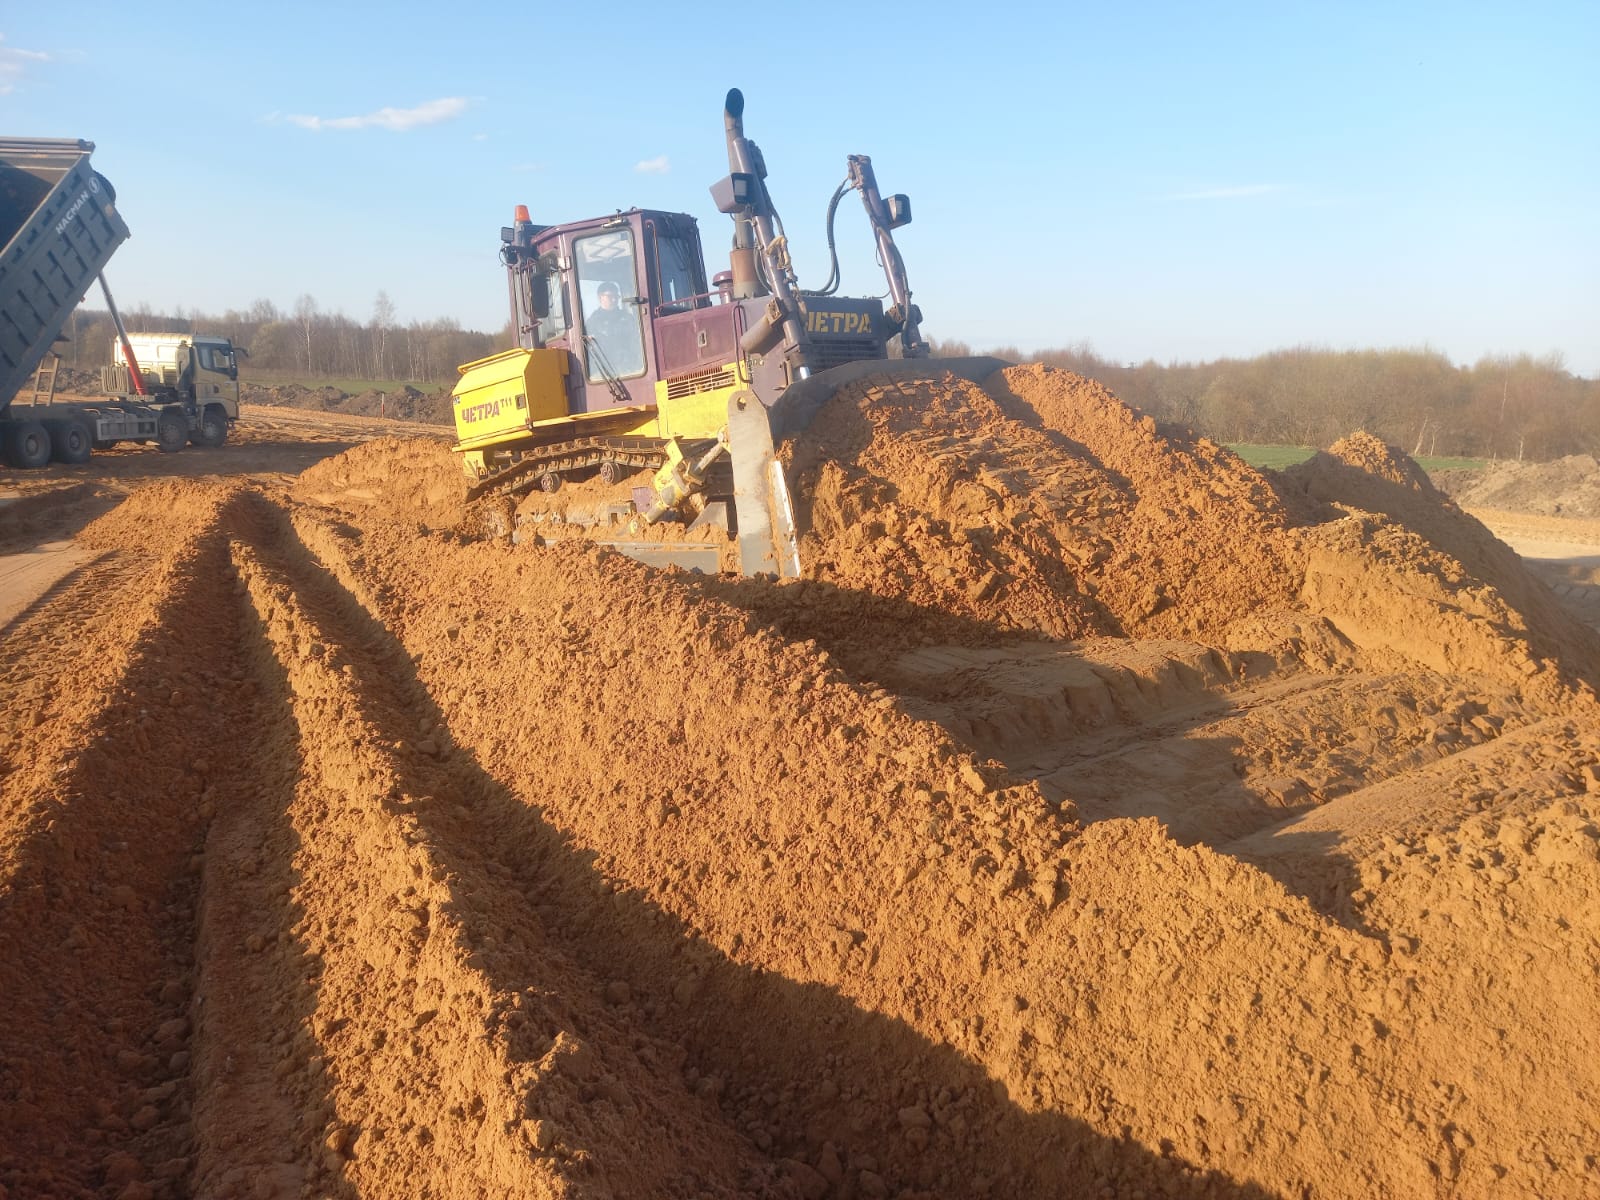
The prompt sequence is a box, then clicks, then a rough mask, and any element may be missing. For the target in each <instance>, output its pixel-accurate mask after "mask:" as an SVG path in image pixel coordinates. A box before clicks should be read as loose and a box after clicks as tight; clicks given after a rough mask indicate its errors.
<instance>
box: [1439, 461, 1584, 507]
mask: <svg viewBox="0 0 1600 1200" xmlns="http://www.w3.org/2000/svg"><path fill="white" fill-rule="evenodd" d="M1434 482H1435V483H1436V484H1437V485H1438V487H1439V488H1440V489H1441V490H1442V491H1444V492H1446V493H1447V494H1448V495H1449V496H1450V497H1451V498H1452V499H1454V500H1455V501H1456V503H1458V504H1460V505H1461V506H1462V507H1464V508H1498V509H1505V510H1507V511H1509V512H1526V513H1538V514H1541V515H1543V516H1556V517H1581V518H1594V517H1600V463H1597V462H1596V461H1595V459H1594V457H1593V456H1592V455H1588V454H1572V455H1568V456H1567V457H1566V458H1558V459H1556V460H1555V461H1554V462H1547V463H1519V462H1501V463H1495V464H1494V465H1492V466H1489V467H1485V468H1483V469H1482V470H1481V471H1440V472H1438V473H1436V474H1435V475H1434Z"/></svg>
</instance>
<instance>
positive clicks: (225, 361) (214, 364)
mask: <svg viewBox="0 0 1600 1200" xmlns="http://www.w3.org/2000/svg"><path fill="white" fill-rule="evenodd" d="M195 349H196V350H197V351H198V352H199V357H200V366H201V367H202V368H203V369H204V370H207V371H216V372H217V373H218V374H221V375H227V376H228V377H229V378H232V376H233V373H234V371H235V370H236V369H237V367H236V365H235V361H234V357H233V348H232V347H230V346H208V345H205V344H201V345H199V346H196V347H195Z"/></svg>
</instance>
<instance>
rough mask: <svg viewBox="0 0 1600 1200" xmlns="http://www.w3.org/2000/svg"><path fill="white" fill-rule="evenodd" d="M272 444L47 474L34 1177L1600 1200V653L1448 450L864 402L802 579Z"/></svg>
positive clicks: (1067, 410)
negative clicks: (783, 578)
mask: <svg viewBox="0 0 1600 1200" xmlns="http://www.w3.org/2000/svg"><path fill="white" fill-rule="evenodd" d="M238 433H239V435H240V436H239V442H238V444H236V445H229V446H227V447H224V448H222V449H220V450H216V451H193V452H185V453H182V454H178V455H175V456H164V455H158V454H156V453H154V452H153V451H151V452H145V451H128V452H124V453H113V454H108V455H105V456H103V457H102V456H97V458H96V460H95V462H94V463H93V464H91V466H89V467H85V468H81V469H78V468H74V469H61V468H51V469H49V470H47V471H44V472H39V473H31V474H28V475H19V474H15V473H13V474H6V475H4V476H0V494H7V493H9V494H10V495H11V496H13V497H14V498H13V499H11V501H10V503H8V504H6V505H4V506H3V507H0V550H4V551H5V552H7V553H10V554H30V553H35V552H37V551H38V550H39V548H40V547H44V546H48V545H50V544H59V543H68V545H69V546H70V550H71V554H72V555H73V556H74V557H73V558H72V559H71V560H70V561H68V560H64V561H63V562H62V573H61V575H60V578H59V579H56V580H55V581H54V582H53V583H52V584H51V585H50V586H49V587H48V589H47V590H45V591H44V592H43V594H42V595H40V596H37V597H36V598H33V599H32V600H31V601H29V602H27V603H26V604H24V605H23V606H22V607H21V608H20V611H18V612H17V614H16V615H15V616H14V617H12V618H11V619H10V620H9V621H8V622H7V623H6V624H5V625H4V626H3V631H0V638H3V651H4V659H3V665H0V696H3V697H4V700H5V703H4V704H3V705H0V985H3V991H4V995H5V997H6V1005H7V1017H8V1019H7V1020H6V1021H5V1022H0V1095H5V1096H7V1097H8V1101H7V1103H6V1104H5V1105H3V1106H0V1196H3V1197H10V1198H17V1197H34V1196H72V1197H80V1196H82V1197H88V1196H93V1197H118V1198H120V1200H140V1198H146V1200H151V1198H161V1200H173V1198H177V1197H190V1196H194V1197H217V1198H226V1197H240V1198H244V1197H257V1198H264V1197H284V1198H289V1197H301V1196H312V1197H324V1196H326V1197H358V1196H359V1197H388V1196H429V1197H440V1198H451V1200H454V1198H456V1197H461V1198H466V1197H478V1196H486V1195H492V1196H505V1197H524V1196H526V1197H535V1196H539V1197H543V1196H590V1197H599V1196H617V1197H623V1196H627V1197H633V1196H685V1195H707V1196H773V1197H811V1198H818V1200H820V1198H823V1197H852V1198H854V1197H863V1198H864V1197H888V1196H896V1197H899V1196H906V1197H933V1196H941V1197H942V1196H990V1197H1008V1196H1085V1195H1086V1196H1110V1197H1123V1196H1126V1197H1133V1196H1147V1197H1149V1196H1190V1197H1201V1196H1207V1197H1223V1196H1231V1197H1269V1196H1274V1197H1275V1196H1293V1197H1300V1196H1316V1197H1369V1196H1396V1197H1398V1196H1406V1197H1410V1196H1439V1197H1444V1196H1489V1195H1540V1196H1573V1197H1576V1196H1583V1195H1592V1194H1594V1193H1595V1192H1596V1191H1597V1190H1600V1165H1597V1162H1596V1154H1597V1147H1600V1122H1597V1118H1596V1115H1595V1114H1596V1113H1597V1112H1600V1107H1597V1103H1596V1101H1597V1098H1600V1055H1597V1054H1596V1053H1595V1050H1596V1047H1595V1045H1594V1042H1595V1037H1596V1034H1595V1031H1596V1030H1597V1029H1600V989H1597V988H1596V987H1595V978H1596V974H1597V972H1600V840H1597V839H1600V721H1597V707H1596V702H1595V691H1594V689H1595V686H1596V683H1597V681H1600V638H1597V636H1596V635H1595V633H1594V631H1593V630H1591V629H1590V628H1588V627H1587V626H1586V625H1585V623H1584V621H1583V620H1582V619H1580V617H1581V615H1582V614H1581V613H1580V612H1578V611H1577V609H1575V608H1574V607H1573V606H1571V605H1568V606H1565V607H1564V606H1563V604H1562V602H1561V600H1560V598H1558V597H1557V596H1556V594H1555V593H1554V592H1553V591H1552V590H1551V589H1550V588H1549V587H1548V586H1547V585H1546V584H1544V583H1542V582H1540V581H1539V580H1538V579H1536V578H1535V577H1534V576H1533V575H1532V574H1530V572H1529V570H1528V569H1527V567H1526V566H1525V564H1524V563H1523V561H1522V560H1521V559H1520V558H1519V557H1518V556H1517V555H1516V554H1515V553H1513V552H1512V551H1511V550H1510V549H1509V548H1508V547H1506V546H1505V545H1504V544H1503V543H1501V542H1499V541H1497V540H1495V539H1494V538H1493V537H1492V536H1490V534H1489V532H1488V530H1487V529H1486V528H1485V527H1484V525H1483V524H1481V523H1479V522H1478V521H1476V520H1474V519H1472V518H1471V517H1469V516H1467V515H1466V514H1464V513H1462V512H1461V511H1460V510H1459V509H1457V508H1455V507H1454V505H1452V504H1450V503H1449V502H1448V501H1447V500H1445V499H1444V498H1443V497H1442V496H1440V495H1439V494H1438V493H1437V492H1435V491H1434V490H1433V489H1432V488H1431V486H1430V485H1429V484H1428V482H1427V480H1426V478H1424V477H1422V476H1421V474H1420V473H1419V472H1417V471H1416V469H1415V467H1414V465H1413V464H1411V463H1410V462H1409V460H1406V459H1405V458H1404V457H1403V456H1398V455H1396V454H1394V453H1393V452H1391V451H1389V450H1387V449H1386V448H1384V447H1382V446H1381V445H1380V444H1378V443H1376V442H1374V441H1372V440H1371V439H1366V438H1361V437H1357V438H1353V439H1350V440H1349V441H1348V442H1346V443H1343V444H1341V445H1340V446H1339V447H1335V449H1334V451H1333V452H1332V453H1330V454H1326V455H1322V456H1319V457H1318V458H1317V459H1314V460H1312V462H1311V463H1308V464H1306V465H1305V466H1303V467H1301V468H1296V469H1294V470H1292V471H1289V472H1285V473H1283V474H1281V475H1278V474H1263V473H1259V472H1256V471H1254V470H1252V469H1251V468H1249V467H1248V466H1246V465H1245V464H1243V463H1242V462H1240V461H1239V460H1237V459H1236V458H1234V457H1233V456H1232V455H1231V454H1229V453H1228V452H1227V451H1225V450H1223V449H1221V448H1219V447H1216V446H1213V445H1211V444H1209V443H1207V442H1204V441H1203V440H1198V441H1197V440H1194V439H1191V438H1189V437H1187V436H1186V435H1184V434H1181V433H1178V432H1175V431H1171V430H1166V429H1158V428H1157V427H1156V426H1155V425H1154V424H1153V423H1151V422H1149V421H1147V420H1144V419H1143V418H1141V417H1140V416H1139V415H1138V414H1136V413H1132V412H1129V411H1128V410H1127V409H1126V408H1124V407H1123V406H1122V405H1121V404H1120V403H1118V402H1117V401H1116V399H1115V397H1113V396H1111V395H1109V394H1108V393H1106V392H1104V391H1103V389H1100V388H1098V387H1097V386H1096V385H1093V384H1090V383H1088V382H1087V381H1084V380H1081V379H1078V378H1077V377H1076V376H1072V375H1070V374H1068V373H1065V372H1060V371H1052V370H1047V369H1044V368H1038V369H1035V368H1012V369H1010V370H1008V371H1006V372H1004V373H1003V374H1001V375H997V376H995V377H994V378H992V379H990V380H989V381H987V382H986V384H985V385H984V386H983V387H979V386H977V385H969V384H967V383H965V382H963V381H958V380H954V379H949V378H945V379H936V378H930V379H928V380H926V381H921V382H918V381H914V380H912V381H908V380H903V379H902V380H898V381H891V380H887V379H869V380H866V381H864V382H862V383H860V384H859V385H856V386H853V387H851V388H850V389H848V390H847V391H845V392H843V393H841V394H840V395H839V396H838V397H837V398H836V399H835V401H834V402H833V403H832V404H831V405H829V406H828V407H827V408H825V409H824V411H823V413H822V414H821V415H820V416H819V418H818V425H817V426H816V427H815V428H814V430H813V434H812V436H811V437H809V438H808V439H807V440H806V441H805V442H804V443H803V444H799V445H790V446H788V447H786V448H785V456H786V458H787V459H788V465H789V470H790V475H791V478H792V479H793V480H794V481H795V485H796V491H797V510H798V513H799V515H800V517H801V519H802V524H803V527H804V528H805V530H806V531H807V533H806V538H805V542H804V546H803V552H804V555H805V559H806V562H807V564H808V568H807V578H806V579H804V580H801V581H797V582H794V583H790V584H784V585H777V584H774V583H770V582H766V581H761V580H732V579H726V578H706V577H702V576H697V575H691V574H686V573H683V572H678V571H667V572H661V571H655V570H652V569H650V568H647V567H645V566H643V565H641V564H639V563H636V562H634V561H632V560H629V559H625V558H622V557H620V556H618V555H616V554H614V553H611V552H609V551H605V550H603V549H601V548H598V547H597V546H595V545H593V544H592V541H591V540H590V538H589V537H588V536H587V535H586V534H585V532H584V531H583V530H582V529H581V528H578V527H577V526H575V525H574V526H572V528H571V534H572V536H570V537H569V538H567V539H566V540H561V539H559V538H552V539H550V540H551V541H552V543H553V544H551V545H548V546H543V547H535V546H532V545H518V546H513V545H511V544H509V543H508V542H505V541H499V540H485V539H483V538H481V537H479V536H477V535H476V533H475V532H474V530H475V529H476V528H477V526H476V525H475V524H474V521H473V519H472V514H471V513H470V512H469V510H468V509H467V507H466V505H465V504H464V502H463V499H462V487H461V483H460V479H459V476H458V475H457V474H456V471H455V464H454V463H453V461H452V460H451V457H450V455H449V453H448V451H447V449H446V448H445V445H444V443H443V442H442V441H441V440H440V434H439V431H438V430H437V429H434V428H428V429H425V430H416V431H413V430H409V429H405V428H404V427H401V426H398V425H396V424H394V423H382V422H377V421H361V420H356V419H353V418H339V419H330V418H327V417H325V416H323V415H320V414H315V413H310V412H299V411H293V410H279V409H273V410H270V411H268V410H262V411H251V412H249V413H247V420H246V421H245V422H242V423H241V425H240V427H239V429H238ZM413 433H415V436H412V434H413ZM549 503H550V504H551V505H555V504H556V503H557V501H556V500H552V501H550V502H549ZM559 515H560V514H559V513H558V512H557V511H556V510H555V509H554V508H552V509H551V513H550V520H549V521H548V522H547V525H548V527H549V528H557V527H563V528H564V527H565V526H566V525H567V523H566V522H563V521H561V520H558V519H557V517H558V516H559ZM63 549H65V547H63Z"/></svg>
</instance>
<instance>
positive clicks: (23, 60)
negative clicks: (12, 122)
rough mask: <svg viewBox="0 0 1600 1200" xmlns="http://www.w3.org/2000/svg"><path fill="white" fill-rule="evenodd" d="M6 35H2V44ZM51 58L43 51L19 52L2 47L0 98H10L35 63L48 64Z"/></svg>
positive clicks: (0, 56)
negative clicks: (19, 81)
mask: <svg viewBox="0 0 1600 1200" xmlns="http://www.w3.org/2000/svg"><path fill="white" fill-rule="evenodd" d="M5 40H6V35H5V34H3V33H0V42H3V41H5ZM49 61H50V56H49V55H48V54H46V53H45V52H44V51H42V50H18V49H14V48H12V47H10V46H0V96H9V95H10V94H11V93H12V92H14V91H16V90H17V82H18V80H20V79H21V78H22V76H23V75H24V74H26V73H27V70H28V68H29V67H31V66H33V65H34V64H35V63H46V62H49Z"/></svg>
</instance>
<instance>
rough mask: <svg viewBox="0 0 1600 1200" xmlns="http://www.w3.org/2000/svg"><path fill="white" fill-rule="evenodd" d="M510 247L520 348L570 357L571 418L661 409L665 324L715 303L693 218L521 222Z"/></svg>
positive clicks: (647, 215) (507, 237)
mask: <svg viewBox="0 0 1600 1200" xmlns="http://www.w3.org/2000/svg"><path fill="white" fill-rule="evenodd" d="M502 239H503V240H504V241H505V243H506V245H505V250H504V251H503V252H502V256H503V257H505V258H506V260H507V266H508V267H511V268H512V280H513V284H512V287H513V300H514V306H515V308H516V311H517V314H518V322H517V323H518V327H519V328H518V335H519V337H518V340H519V344H521V345H522V346H523V347H524V348H528V349H532V348H535V347H541V346H542V347H546V348H552V349H561V350H565V351H567V353H568V354H569V355H570V356H571V357H570V360H569V370H568V372H567V380H568V390H569V396H568V399H569V402H570V406H571V411H572V412H574V413H579V412H599V411H602V410H605V409H609V408H619V407H630V406H641V407H642V406H645V405H651V404H654V403H655V401H656V382H657V381H658V380H660V379H661V378H663V369H664V366H665V365H666V364H665V360H664V357H663V353H662V345H661V330H660V321H661V319H662V318H664V317H669V316H674V315H676V316H680V317H681V315H682V314H686V313H688V314H692V313H694V312H695V311H697V310H699V309H703V308H707V307H709V306H710V305H711V302H712V300H711V296H710V295H709V294H708V289H707V287H706V273H705V261H704V258H703V257H702V254H701V249H700V235H699V231H698V228H697V227H696V224H695V220H694V218H693V217H690V216H688V215H686V214H682V213H664V212H655V211H651V210H644V209H633V210H631V211H629V212H625V213H617V214H616V215H614V216H611V217H602V218H596V219H594V220H589V221H577V222H572V223H570V224H566V225H555V226H549V227H546V228H543V229H539V228H537V227H534V226H531V225H526V224H525V223H524V222H522V221H520V220H519V222H518V224H517V226H515V227H512V228H509V229H507V230H506V231H505V232H504V233H503V234H502ZM519 268H520V269H519Z"/></svg>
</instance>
